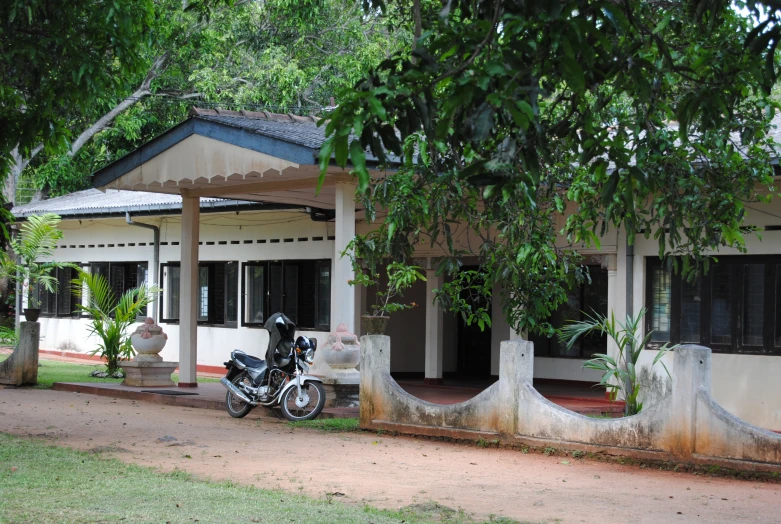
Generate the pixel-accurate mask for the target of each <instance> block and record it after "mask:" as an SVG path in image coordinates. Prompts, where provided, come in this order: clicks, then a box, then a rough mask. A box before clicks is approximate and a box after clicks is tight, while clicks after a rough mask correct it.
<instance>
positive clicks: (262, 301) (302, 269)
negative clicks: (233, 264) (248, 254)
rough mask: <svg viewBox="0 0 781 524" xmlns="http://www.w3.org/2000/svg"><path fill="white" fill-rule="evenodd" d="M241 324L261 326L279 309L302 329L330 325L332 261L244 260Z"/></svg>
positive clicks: (317, 328)
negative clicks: (245, 261) (242, 315)
mask: <svg viewBox="0 0 781 524" xmlns="http://www.w3.org/2000/svg"><path fill="white" fill-rule="evenodd" d="M242 295H243V297H244V317H243V318H242V325H244V326H262V325H263V323H264V322H265V321H266V319H267V318H268V317H269V316H270V315H273V314H274V313H277V312H279V311H282V312H283V313H285V315H287V316H288V317H289V318H290V320H292V321H293V322H294V323H295V324H296V326H298V327H299V328H301V329H312V330H317V331H328V330H329V329H330V326H331V261H330V260H283V261H273V262H247V263H245V264H244V273H243V278H242Z"/></svg>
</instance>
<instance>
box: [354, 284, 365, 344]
mask: <svg viewBox="0 0 781 524" xmlns="http://www.w3.org/2000/svg"><path fill="white" fill-rule="evenodd" d="M354 287H355V289H354V291H355V321H354V322H355V324H354V325H355V331H353V333H355V334H356V335H357V336H358V337H359V338H360V336H361V335H363V333H362V332H361V315H363V313H364V311H365V310H366V309H365V308H366V302H367V300H366V287H364V286H354Z"/></svg>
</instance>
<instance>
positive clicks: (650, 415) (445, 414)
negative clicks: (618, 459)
mask: <svg viewBox="0 0 781 524" xmlns="http://www.w3.org/2000/svg"><path fill="white" fill-rule="evenodd" d="M673 358H674V363H675V368H676V373H675V374H674V375H673V382H672V388H671V390H669V392H668V393H666V394H665V395H664V396H662V397H661V398H659V399H658V401H657V402H656V403H654V404H653V405H651V406H648V407H647V408H646V409H645V410H644V411H643V412H641V413H640V414H638V415H634V416H631V417H624V418H620V419H593V418H589V417H586V416H583V415H580V414H578V413H574V412H572V411H569V410H567V409H564V408H562V407H560V406H558V405H556V404H553V403H551V402H550V401H548V400H546V399H545V398H544V397H543V396H542V395H540V394H539V393H538V392H537V391H536V390H535V389H534V386H533V385H532V381H533V376H534V348H533V344H532V343H531V342H528V341H505V342H502V345H501V354H500V362H499V381H498V382H496V383H495V384H493V385H492V386H491V387H489V388H488V389H486V390H485V391H483V392H482V393H480V394H479V395H478V396H476V397H474V398H472V399H470V400H468V401H466V402H463V403H460V404H453V405H438V404H432V403H430V402H425V401H422V400H420V399H417V398H415V397H413V396H411V395H409V394H408V393H407V392H405V391H404V390H402V389H401V388H400V387H399V386H398V384H396V382H395V381H394V380H393V378H391V376H390V362H391V347H390V338H389V337H387V336H377V335H373V336H364V337H362V338H361V366H360V369H361V389H360V396H361V407H360V423H361V427H363V428H367V429H393V430H396V431H400V432H404V433H411V434H431V435H452V436H458V437H466V438H470V437H474V436H477V435H482V436H488V437H489V438H490V437H494V436H495V437H497V438H501V439H505V440H510V441H521V442H527V443H533V444H538V445H546V446H547V445H550V446H559V447H562V446H563V447H570V448H575V449H584V448H585V449H591V448H599V449H602V450H608V451H611V452H618V453H631V454H637V455H641V456H646V457H654V458H660V459H675V460H684V461H691V462H704V463H711V464H714V463H715V464H726V465H731V466H736V465H737V466H739V467H742V468H751V469H763V470H770V471H781V435H778V434H775V433H773V432H771V431H767V430H764V429H761V428H758V427H755V426H752V425H751V424H748V423H747V422H745V421H743V420H740V419H738V418H737V417H735V416H733V415H731V414H729V413H728V412H727V411H726V410H724V409H723V408H722V407H721V406H719V405H718V403H717V402H716V401H715V400H714V399H713V398H712V396H711V390H710V388H711V351H710V349H708V348H704V347H702V346H693V345H687V346H681V347H680V348H678V349H677V350H676V351H675V354H674V357H673Z"/></svg>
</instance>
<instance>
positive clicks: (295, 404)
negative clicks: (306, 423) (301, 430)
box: [280, 382, 325, 421]
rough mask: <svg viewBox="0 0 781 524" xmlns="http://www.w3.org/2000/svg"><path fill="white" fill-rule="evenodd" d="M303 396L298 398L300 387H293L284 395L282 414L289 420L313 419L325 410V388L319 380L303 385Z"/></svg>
mask: <svg viewBox="0 0 781 524" xmlns="http://www.w3.org/2000/svg"><path fill="white" fill-rule="evenodd" d="M301 396H302V398H298V388H297V387H295V386H294V387H292V388H290V389H288V390H287V391H285V394H284V395H282V400H281V402H280V404H281V405H280V407H281V408H282V415H284V416H285V418H286V419H288V420H293V421H296V420H312V419H313V418H315V417H316V416H317V415H319V414H320V412H321V411H323V406H325V389H323V385H322V384H320V383H319V382H307V383H306V384H302V385H301Z"/></svg>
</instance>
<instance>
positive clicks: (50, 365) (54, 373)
mask: <svg viewBox="0 0 781 524" xmlns="http://www.w3.org/2000/svg"><path fill="white" fill-rule="evenodd" d="M6 358H8V355H0V362H2V361H3V360H5V359H6ZM38 362H39V364H40V365H41V367H39V368H38V385H37V386H35V387H36V388H38V389H49V388H51V387H52V384H54V383H55V382H107V383H113V384H119V383H120V382H122V379H121V378H96V377H91V376H89V374H90V373H92V372H93V371H94V370H99V371H104V370H105V369H106V367H105V366H103V365H102V364H75V363H71V362H58V361H56V360H46V359H44V358H41V359H39V361H38ZM173 380H174V382H178V381H179V375H178V374H174V375H173ZM198 382H219V379H216V378H198Z"/></svg>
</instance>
